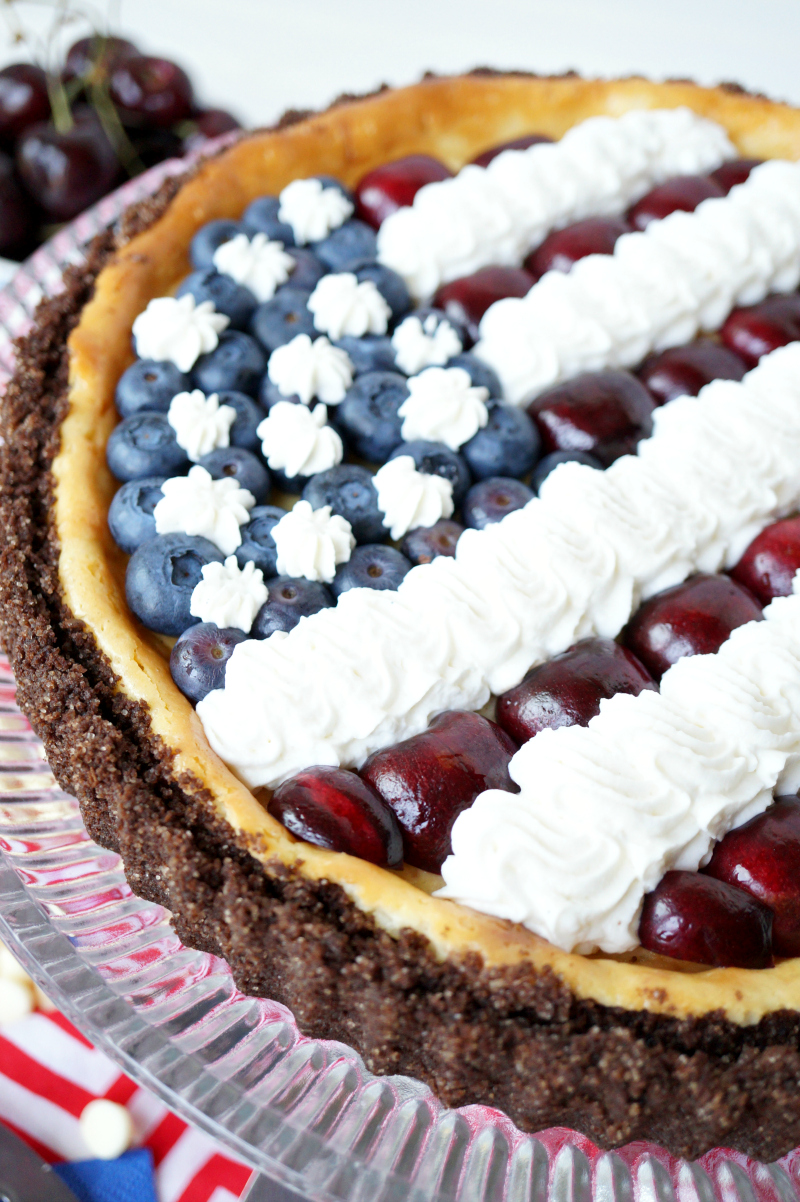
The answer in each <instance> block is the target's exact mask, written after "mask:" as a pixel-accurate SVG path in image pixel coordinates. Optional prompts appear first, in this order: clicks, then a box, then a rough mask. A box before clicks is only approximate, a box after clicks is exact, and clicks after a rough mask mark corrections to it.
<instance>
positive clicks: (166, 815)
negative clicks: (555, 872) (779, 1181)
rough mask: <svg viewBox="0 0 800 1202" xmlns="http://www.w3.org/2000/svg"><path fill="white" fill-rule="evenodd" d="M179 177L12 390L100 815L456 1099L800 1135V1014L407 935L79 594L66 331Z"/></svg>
mask: <svg viewBox="0 0 800 1202" xmlns="http://www.w3.org/2000/svg"><path fill="white" fill-rule="evenodd" d="M638 82H641V83H642V84H643V81H638ZM295 119H296V120H298V119H302V118H301V117H296V118H295ZM502 136H505V135H503V134H501V135H500V137H502ZM508 136H513V135H512V134H509V135H508ZM178 186H179V185H177V184H172V183H171V184H170V186H168V187H167V188H166V189H165V190H163V192H162V193H161V194H160V195H159V196H158V197H157V198H152V199H151V200H149V201H148V202H146V204H145V205H144V206H139V207H138V208H137V209H136V210H134V211H132V212H131V213H129V214H128V215H127V216H126V219H125V221H124V223H122V225H121V228H120V230H118V231H117V232H116V233H113V234H112V233H110V234H108V235H105V236H103V237H101V238H99V239H98V240H97V241H96V242H95V244H94V245H93V247H92V250H91V253H90V256H89V260H88V262H87V264H86V265H85V267H83V268H81V269H76V270H71V271H70V272H69V273H68V275H67V278H66V285H67V286H66V289H65V291H64V292H63V293H61V294H60V295H59V296H58V297H56V298H55V299H53V300H50V301H47V302H45V303H44V304H43V305H42V306H41V308H40V310H39V313H38V315H37V324H36V326H35V328H34V329H33V330H32V332H31V333H30V334H29V335H28V336H27V337H26V338H25V339H23V340H22V341H21V343H20V345H19V357H18V368H17V372H16V374H15V377H14V379H13V381H12V382H11V384H10V385H9V388H8V390H7V393H6V396H5V399H4V403H3V410H2V435H3V439H4V446H3V448H2V452H1V453H0V522H1V523H2V527H3V533H4V546H3V549H2V553H0V636H2V640H3V643H4V645H5V647H6V649H7V652H8V655H9V658H10V660H11V663H12V666H13V668H14V671H15V674H16V677H17V681H18V702H19V704H20V706H21V708H22V709H23V710H24V711H25V712H26V713H27V714H28V716H29V717H30V719H31V722H32V724H33V726H34V728H35V730H36V731H37V733H38V734H39V735H40V737H41V738H42V739H43V741H44V744H45V747H46V750H47V753H48V758H49V760H50V763H51V766H52V768H53V771H54V772H55V774H56V776H57V778H58V779H59V781H60V783H61V784H62V786H63V787H64V788H65V789H67V790H68V791H70V792H71V793H73V794H74V795H76V796H77V797H78V798H79V800H80V802H81V807H82V811H83V815H84V820H85V822H86V826H87V829H88V830H89V832H90V834H91V835H92V837H93V838H94V839H95V840H96V841H97V842H99V843H100V844H102V845H103V846H106V847H110V848H112V849H114V850H115V851H118V852H119V853H120V854H121V855H122V857H123V860H124V862H125V868H126V872H127V875H128V878H129V880H130V883H131V886H132V887H133V888H134V889H135V891H136V892H137V893H139V894H140V895H142V896H144V897H147V898H150V899H152V900H154V901H157V902H159V903H161V904H163V905H165V906H167V907H168V908H169V909H170V910H171V911H172V912H173V913H174V915H175V919H174V924H175V927H176V930H177V931H178V933H179V935H180V937H181V938H182V939H183V940H184V942H185V943H187V944H188V945H190V946H194V947H199V948H202V949H203V950H207V951H211V952H214V953H215V954H218V955H222V956H224V957H225V959H226V960H227V961H228V962H229V963H230V965H231V967H232V969H233V971H234V974H235V976H236V980H237V983H238V984H239V986H240V987H241V988H242V989H243V990H244V991H245V992H247V993H250V994H253V995H257V996H258V995H261V996H269V997H272V998H275V999H276V1000H278V1001H281V1002H283V1003H285V1004H286V1005H288V1006H289V1007H290V1008H291V1009H292V1010H293V1011H294V1013H295V1015H296V1017H297V1020H298V1023H299V1024H300V1026H301V1028H302V1029H303V1030H304V1031H306V1032H307V1033H308V1034H310V1035H313V1036H315V1037H321V1038H332V1039H339V1040H342V1041H343V1042H346V1043H349V1044H350V1045H352V1046H353V1047H355V1048H357V1050H358V1051H359V1052H360V1053H361V1055H362V1056H363V1057H364V1060H365V1063H366V1065H367V1067H368V1068H369V1069H370V1070H371V1071H373V1072H376V1073H398V1072H400V1073H406V1074H409V1075H411V1076H415V1077H417V1078H419V1079H421V1080H423V1081H425V1082H427V1083H428V1084H429V1085H430V1086H431V1087H432V1088H433V1089H434V1090H435V1092H436V1093H437V1094H438V1095H439V1097H441V1098H442V1100H443V1101H444V1102H446V1103H447V1104H448V1105H451V1106H456V1105H465V1104H468V1103H475V1102H481V1103H485V1104H488V1105H492V1106H496V1107H498V1108H500V1109H502V1110H504V1111H505V1112H506V1113H508V1114H509V1115H510V1117H511V1118H512V1119H513V1120H514V1121H515V1122H516V1123H517V1124H518V1125H519V1126H520V1127H521V1128H522V1129H524V1130H530V1131H535V1130H540V1129H542V1128H544V1127H547V1126H554V1125H557V1126H570V1127H574V1128H577V1129H579V1130H581V1131H583V1132H584V1133H585V1134H586V1135H588V1136H589V1137H590V1138H592V1139H593V1140H595V1141H596V1142H597V1143H598V1144H600V1145H601V1146H604V1147H611V1146H617V1145H620V1144H623V1143H626V1142H629V1141H631V1140H634V1139H651V1140H655V1141H657V1142H659V1143H662V1144H663V1145H665V1146H666V1147H668V1148H669V1149H670V1150H671V1151H673V1152H674V1153H676V1154H679V1155H683V1156H687V1157H694V1156H697V1155H699V1154H701V1153H702V1152H703V1151H705V1150H707V1149H708V1148H709V1147H714V1146H718V1145H728V1146H734V1147H736V1148H738V1149H740V1150H742V1151H745V1152H748V1153H749V1154H751V1155H753V1156H756V1157H758V1158H759V1159H762V1160H771V1159H774V1158H776V1157H778V1156H780V1155H782V1154H784V1153H785V1152H787V1151H788V1150H790V1149H791V1148H792V1147H793V1146H794V1145H795V1144H796V1143H797V1142H798V1140H799V1139H800V1053H799V1052H798V1046H799V1041H800V1015H799V1014H798V1013H796V1012H795V1011H793V1010H789V1009H782V1010H777V1011H774V1012H772V1013H768V1014H766V1015H764V1017H762V1018H761V1019H760V1021H758V1022H757V1023H752V1024H750V1025H741V1024H739V1023H736V1022H732V1021H731V1020H730V1019H728V1018H726V1017H725V1015H724V1013H722V1012H721V1011H720V1012H716V1013H713V1012H712V1013H705V1014H703V1015H702V1016H700V1017H683V1018H681V1017H675V1016H672V1015H670V1014H665V1013H653V1012H652V1011H650V1010H642V1009H626V1008H622V1007H620V1006H614V1005H602V1004H600V1003H598V1002H596V1001H593V1000H592V999H591V998H587V997H580V996H577V995H576V994H575V992H574V991H572V990H570V989H569V988H568V987H567V985H566V984H565V983H564V981H563V979H561V978H560V977H559V976H558V975H557V974H556V973H554V972H553V971H552V969H551V968H549V967H548V966H546V965H545V966H541V965H540V966H538V967H537V966H536V965H534V964H533V963H532V962H530V961H528V960H522V961H520V962H517V963H513V964H501V965H495V966H490V965H487V963H486V962H485V960H484V959H483V958H482V957H481V956H480V955H479V954H477V953H476V952H466V953H465V954H463V955H462V956H460V957H450V958H445V959H442V957H441V956H440V955H439V954H437V952H436V950H435V949H434V947H433V946H432V945H431V943H430V942H429V941H428V940H427V939H426V938H425V937H424V936H423V935H421V934H420V933H418V932H416V931H414V930H411V929H404V930H401V931H400V932H399V933H398V934H397V935H396V937H395V936H392V935H390V934H388V933H387V931H386V930H384V929H382V927H381V926H380V925H379V924H378V923H377V922H376V921H375V918H374V917H373V916H372V915H370V914H368V913H366V912H365V911H364V909H362V908H361V907H359V906H358V905H357V904H356V903H355V902H354V900H353V899H352V897H351V896H350V895H349V894H348V892H347V891H346V890H345V889H344V888H342V887H341V886H340V885H339V884H335V883H333V882H331V881H329V880H326V879H324V877H319V876H317V877H316V878H314V879H311V878H309V877H308V876H307V875H306V874H305V873H304V872H303V865H302V862H300V861H298V862H296V863H295V864H294V865H287V864H286V863H282V862H280V861H279V860H278V859H276V860H273V861H270V860H269V859H267V861H266V862H264V858H263V856H256V855H254V854H253V845H252V842H251V841H250V840H248V839H247V838H244V837H243V836H242V834H241V833H240V832H239V833H237V831H235V830H234V829H233V827H231V826H230V825H228V824H227V823H226V822H225V821H224V819H223V818H222V817H221V816H220V812H219V807H218V806H217V805H216V804H215V799H214V796H213V795H212V793H211V791H210V790H209V789H208V788H206V787H205V786H204V784H203V782H202V781H199V780H198V779H197V778H196V777H193V778H190V777H189V776H188V774H187V773H186V772H185V771H181V770H180V769H179V768H178V767H176V755H175V752H174V750H173V749H172V748H170V747H169V746H168V745H167V744H166V743H165V742H164V741H163V740H162V739H161V738H160V737H159V736H158V735H156V734H155V733H154V731H153V725H152V722H151V713H150V711H149V710H148V708H147V706H146V705H144V704H142V703H141V702H140V701H137V700H135V699H133V698H131V697H130V696H128V695H127V694H126V693H125V692H124V691H122V690H121V689H120V688H119V684H120V681H119V676H118V675H117V674H116V673H115V671H114V670H113V668H112V666H111V663H110V661H109V659H108V658H107V656H106V655H105V654H103V652H102V651H101V650H100V648H99V646H98V643H97V640H96V639H95V637H94V635H93V633H92V631H91V630H89V629H87V628H86V627H85V626H84V624H83V623H82V622H80V621H78V620H77V619H76V618H75V617H74V615H73V614H72V612H71V611H70V609H69V608H68V606H67V605H66V604H65V601H64V596H63V589H62V583H61V579H60V576H59V557H60V551H61V548H60V545H59V539H58V535H57V532H56V528H55V523H54V516H53V515H54V504H53V501H54V486H55V482H54V477H53V473H52V470H51V469H52V465H53V461H54V459H55V458H56V457H57V455H58V453H59V450H60V446H61V438H60V432H61V426H62V423H63V421H64V419H65V417H66V415H67V413H68V411H69V407H70V380H69V371H70V363H69V354H68V350H67V339H68V337H69V335H70V333H71V332H72V330H73V329H74V328H75V326H76V325H77V324H78V322H79V321H80V318H81V314H82V312H83V310H84V307H85V306H86V304H87V303H88V302H89V301H90V299H91V298H92V295H93V292H94V286H95V281H96V279H97V277H98V275H99V273H100V271H101V270H102V268H103V267H104V265H106V264H107V263H108V262H110V261H111V260H112V258H113V256H114V255H115V254H116V253H117V252H118V250H119V249H120V247H121V246H122V245H123V244H124V243H125V242H126V241H127V239H128V238H129V237H131V236H133V235H135V234H137V233H139V232H140V231H142V230H145V229H148V228H149V227H151V226H152V224H153V223H154V222H156V221H157V220H158V219H159V217H160V216H161V215H162V214H163V213H164V212H165V211H166V209H167V208H168V206H169V203H170V200H171V199H172V196H173V195H174V192H175V191H176V189H177V187H178Z"/></svg>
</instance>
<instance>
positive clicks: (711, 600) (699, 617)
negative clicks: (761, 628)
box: [623, 573, 762, 680]
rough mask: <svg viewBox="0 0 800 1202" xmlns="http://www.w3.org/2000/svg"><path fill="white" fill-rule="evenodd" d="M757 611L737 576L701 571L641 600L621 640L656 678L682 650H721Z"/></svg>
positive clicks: (696, 652) (757, 615) (704, 652)
mask: <svg viewBox="0 0 800 1202" xmlns="http://www.w3.org/2000/svg"><path fill="white" fill-rule="evenodd" d="M761 616H762V615H761V606H760V605H759V604H758V602H757V601H756V599H755V597H754V596H753V594H752V593H750V592H748V590H747V589H746V588H742V586H741V585H740V584H737V583H736V581H735V580H731V579H730V578H729V577H728V576H712V575H707V574H705V573H699V574H698V575H697V576H691V577H690V578H689V579H688V580H685V581H684V582H683V584H676V585H675V586H674V587H673V588H668V589H665V590H664V592H663V593H657V594H656V595H655V597H650V599H649V600H647V601H645V602H644V603H643V604H642V605H640V606H639V609H638V610H637V611H636V613H635V614H634V615H633V617H632V618H631V620H630V622H629V623H628V625H627V626H626V627H625V630H624V631H623V642H624V644H625V646H626V647H628V648H629V649H630V650H631V651H632V652H633V653H634V655H636V656H638V657H639V659H640V660H641V661H642V663H643V664H644V666H645V667H646V668H647V669H648V671H649V672H651V673H652V675H653V676H654V677H655V679H656V680H660V679H661V677H662V676H663V674H664V673H665V672H666V670H667V668H669V667H671V666H672V664H674V663H676V662H677V661H678V660H679V659H681V658H682V657H683V656H684V655H710V654H713V653H714V652H715V651H719V649H720V647H721V646H722V644H723V643H724V642H725V640H726V639H727V638H729V636H730V633H731V631H732V630H735V629H736V627H737V626H743V625H744V623H745V622H756V621H758V620H759V619H760V618H761Z"/></svg>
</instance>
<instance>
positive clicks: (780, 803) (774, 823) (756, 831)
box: [704, 797, 800, 956]
mask: <svg viewBox="0 0 800 1202" xmlns="http://www.w3.org/2000/svg"><path fill="white" fill-rule="evenodd" d="M704 871H705V872H706V873H708V875H709V876H712V877H714V878H715V879H716V880H718V881H725V882H726V883H727V884H728V885H735V886H736V887H737V888H738V889H744V891H745V892H746V893H749V894H751V895H752V896H753V897H756V898H758V900H759V901H760V902H763V903H764V905H765V906H769V908H770V910H772V913H773V915H774V918H773V921H772V947H773V951H774V952H775V955H776V956H800V802H798V800H797V798H796V797H779V798H777V799H776V801H775V802H774V803H773V805H771V806H770V807H769V809H767V810H765V811H764V813H763V814H758V815H757V816H756V817H755V818H751V819H750V821H749V822H745V824H744V826H740V827H738V828H737V829H736V830H734V831H729V832H728V834H727V835H726V836H725V838H724V839H723V840H722V841H721V842H720V843H718V844H717V846H716V847H715V848H714V854H713V855H712V857H711V860H710V862H709V864H708V866H707V867H706V868H705V869H704Z"/></svg>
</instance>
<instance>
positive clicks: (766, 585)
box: [731, 517, 800, 605]
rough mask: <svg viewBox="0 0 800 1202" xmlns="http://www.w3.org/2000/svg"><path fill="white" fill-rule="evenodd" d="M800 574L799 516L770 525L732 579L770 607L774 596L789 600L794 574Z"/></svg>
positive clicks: (748, 549) (741, 560)
mask: <svg viewBox="0 0 800 1202" xmlns="http://www.w3.org/2000/svg"><path fill="white" fill-rule="evenodd" d="M798 571H800V517H792V518H783V519H782V520H781V521H779V522H773V523H772V525H771V526H767V527H766V528H765V529H764V530H762V531H761V533H760V534H757V535H756V537H755V538H754V539H753V541H752V542H751V544H750V546H749V547H748V548H747V550H746V551H745V552H744V554H743V555H742V558H741V559H740V560H739V562H738V563H737V564H736V566H735V567H733V568H731V576H732V577H733V579H734V580H737V581H738V582H739V584H743V585H744V586H745V588H748V589H749V590H750V592H751V593H753V595H754V596H756V597H758V599H759V601H760V602H761V604H762V605H768V604H769V602H770V601H772V600H774V598H775V597H788V596H789V595H790V594H791V591H792V581H793V580H794V577H795V573H796V572H798Z"/></svg>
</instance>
